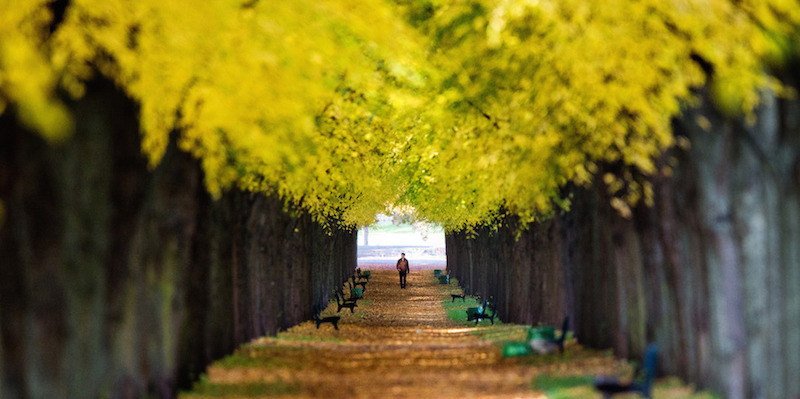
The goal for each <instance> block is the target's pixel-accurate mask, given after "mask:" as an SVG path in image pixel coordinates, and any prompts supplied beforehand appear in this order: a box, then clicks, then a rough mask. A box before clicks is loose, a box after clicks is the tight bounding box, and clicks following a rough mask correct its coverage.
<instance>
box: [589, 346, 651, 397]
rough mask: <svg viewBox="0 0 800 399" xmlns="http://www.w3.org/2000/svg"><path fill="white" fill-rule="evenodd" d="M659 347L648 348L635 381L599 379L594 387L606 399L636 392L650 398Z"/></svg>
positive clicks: (636, 373)
mask: <svg viewBox="0 0 800 399" xmlns="http://www.w3.org/2000/svg"><path fill="white" fill-rule="evenodd" d="M657 355H658V347H657V346H656V345H655V344H650V345H648V346H647V350H646V351H645V354H644V360H643V362H642V366H641V367H638V368H637V370H636V372H634V380H633V381H630V382H623V381H620V379H619V378H616V377H597V378H595V380H594V387H595V389H597V390H598V391H600V393H602V394H603V397H604V398H610V397H611V396H613V395H616V394H618V393H628V392H636V393H639V394H641V395H642V396H643V397H645V398H649V397H650V388H651V386H652V384H653V378H655V374H656V357H657Z"/></svg>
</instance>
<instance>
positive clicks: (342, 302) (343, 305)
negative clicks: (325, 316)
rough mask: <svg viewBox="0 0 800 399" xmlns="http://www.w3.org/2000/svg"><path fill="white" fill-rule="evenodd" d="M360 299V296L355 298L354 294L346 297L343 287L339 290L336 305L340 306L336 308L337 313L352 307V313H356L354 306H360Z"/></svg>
mask: <svg viewBox="0 0 800 399" xmlns="http://www.w3.org/2000/svg"><path fill="white" fill-rule="evenodd" d="M359 299H360V298H355V297H353V296H352V295H351V296H350V298H346V299H345V297H344V292H342V290H341V289H339V290H337V291H336V305H337V306H338V309H337V310H336V313H339V312H341V311H342V309H350V313H354V312H355V310H354V308H355V307H356V306H358V300H359Z"/></svg>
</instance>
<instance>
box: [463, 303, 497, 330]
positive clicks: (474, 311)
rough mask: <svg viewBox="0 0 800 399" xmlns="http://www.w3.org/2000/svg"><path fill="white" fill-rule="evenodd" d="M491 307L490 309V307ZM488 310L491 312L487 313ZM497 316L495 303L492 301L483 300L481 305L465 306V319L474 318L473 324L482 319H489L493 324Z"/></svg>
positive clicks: (470, 319)
mask: <svg viewBox="0 0 800 399" xmlns="http://www.w3.org/2000/svg"><path fill="white" fill-rule="evenodd" d="M490 308H491V309H490ZM489 310H491V311H492V314H489V312H488V311H489ZM495 316H497V305H496V304H495V303H494V302H490V301H488V300H487V301H484V302H483V306H481V307H477V308H472V307H471V308H467V321H472V320H475V325H477V324H478V323H480V322H481V320H483V319H489V321H491V322H492V324H494V318H495Z"/></svg>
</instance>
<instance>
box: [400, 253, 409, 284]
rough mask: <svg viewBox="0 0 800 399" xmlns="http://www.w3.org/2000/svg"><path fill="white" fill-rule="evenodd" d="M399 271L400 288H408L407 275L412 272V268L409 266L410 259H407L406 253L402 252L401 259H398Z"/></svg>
mask: <svg viewBox="0 0 800 399" xmlns="http://www.w3.org/2000/svg"><path fill="white" fill-rule="evenodd" d="M397 271H398V272H399V273H400V288H406V275H407V274H408V273H411V269H409V268H408V259H406V254H405V253H401V254H400V259H398V260H397Z"/></svg>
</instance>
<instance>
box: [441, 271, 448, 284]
mask: <svg viewBox="0 0 800 399" xmlns="http://www.w3.org/2000/svg"><path fill="white" fill-rule="evenodd" d="M439 284H450V274H449V273H448V274H442V275H441V276H439Z"/></svg>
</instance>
